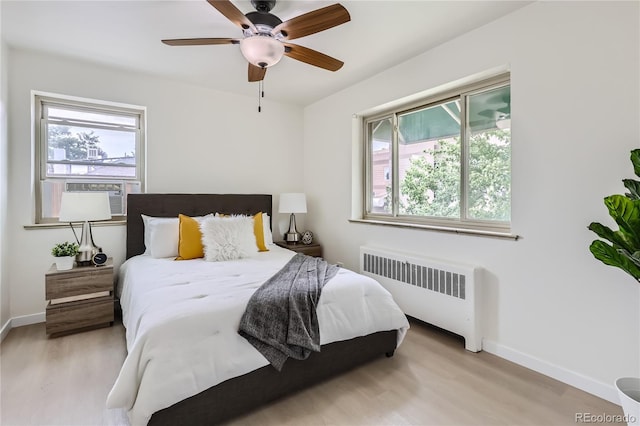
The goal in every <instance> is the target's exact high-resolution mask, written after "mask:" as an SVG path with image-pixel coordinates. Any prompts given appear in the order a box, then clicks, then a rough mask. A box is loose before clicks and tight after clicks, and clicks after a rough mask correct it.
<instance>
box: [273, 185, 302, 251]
mask: <svg viewBox="0 0 640 426" xmlns="http://www.w3.org/2000/svg"><path fill="white" fill-rule="evenodd" d="M278 211H279V212H280V213H291V216H289V230H288V231H287V232H286V233H285V234H284V240H285V241H286V242H288V243H297V242H299V241H300V239H301V235H300V233H299V232H298V230H297V229H296V216H295V213H306V212H307V199H306V197H305V195H304V194H302V193H285V194H280V206H279V208H278Z"/></svg>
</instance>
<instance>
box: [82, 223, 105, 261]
mask: <svg viewBox="0 0 640 426" xmlns="http://www.w3.org/2000/svg"><path fill="white" fill-rule="evenodd" d="M79 245H80V247H79V249H78V250H79V253H78V254H77V255H76V264H77V265H78V266H89V265H91V264H92V262H91V259H93V255H94V254H96V253H98V252H99V251H100V250H101V249H100V247H97V246H96V245H95V244H94V242H93V234H92V233H91V224H90V223H89V222H88V221H85V222H84V223H83V224H82V235H81V236H80V243H79Z"/></svg>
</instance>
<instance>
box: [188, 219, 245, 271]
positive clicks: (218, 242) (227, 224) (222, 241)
mask: <svg viewBox="0 0 640 426" xmlns="http://www.w3.org/2000/svg"><path fill="white" fill-rule="evenodd" d="M200 230H201V231H202V245H203V246H204V260H206V261H209V262H218V261H221V260H233V259H242V258H245V257H249V256H251V255H252V254H253V253H255V252H257V251H258V247H257V246H256V237H255V235H254V233H253V218H252V217H250V216H230V217H209V218H207V219H205V220H203V221H202V222H200Z"/></svg>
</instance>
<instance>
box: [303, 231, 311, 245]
mask: <svg viewBox="0 0 640 426" xmlns="http://www.w3.org/2000/svg"><path fill="white" fill-rule="evenodd" d="M312 242H313V232H311V231H304V234H302V244H311V243H312Z"/></svg>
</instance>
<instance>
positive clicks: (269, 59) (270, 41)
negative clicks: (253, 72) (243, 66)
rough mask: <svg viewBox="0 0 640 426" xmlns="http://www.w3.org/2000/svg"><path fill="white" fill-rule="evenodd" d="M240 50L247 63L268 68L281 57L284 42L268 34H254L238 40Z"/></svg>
mask: <svg viewBox="0 0 640 426" xmlns="http://www.w3.org/2000/svg"><path fill="white" fill-rule="evenodd" d="M240 51H241V52H242V56H244V57H245V59H246V60H247V61H248V62H249V63H251V64H253V65H255V66H257V67H260V68H268V67H271V66H273V65H275V64H277V63H278V62H279V61H280V59H282V56H283V55H284V44H282V43H281V42H280V41H278V40H277V39H275V38H274V37H273V36H272V35H270V34H256V35H253V36H250V37H245V38H243V39H242V40H240Z"/></svg>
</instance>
